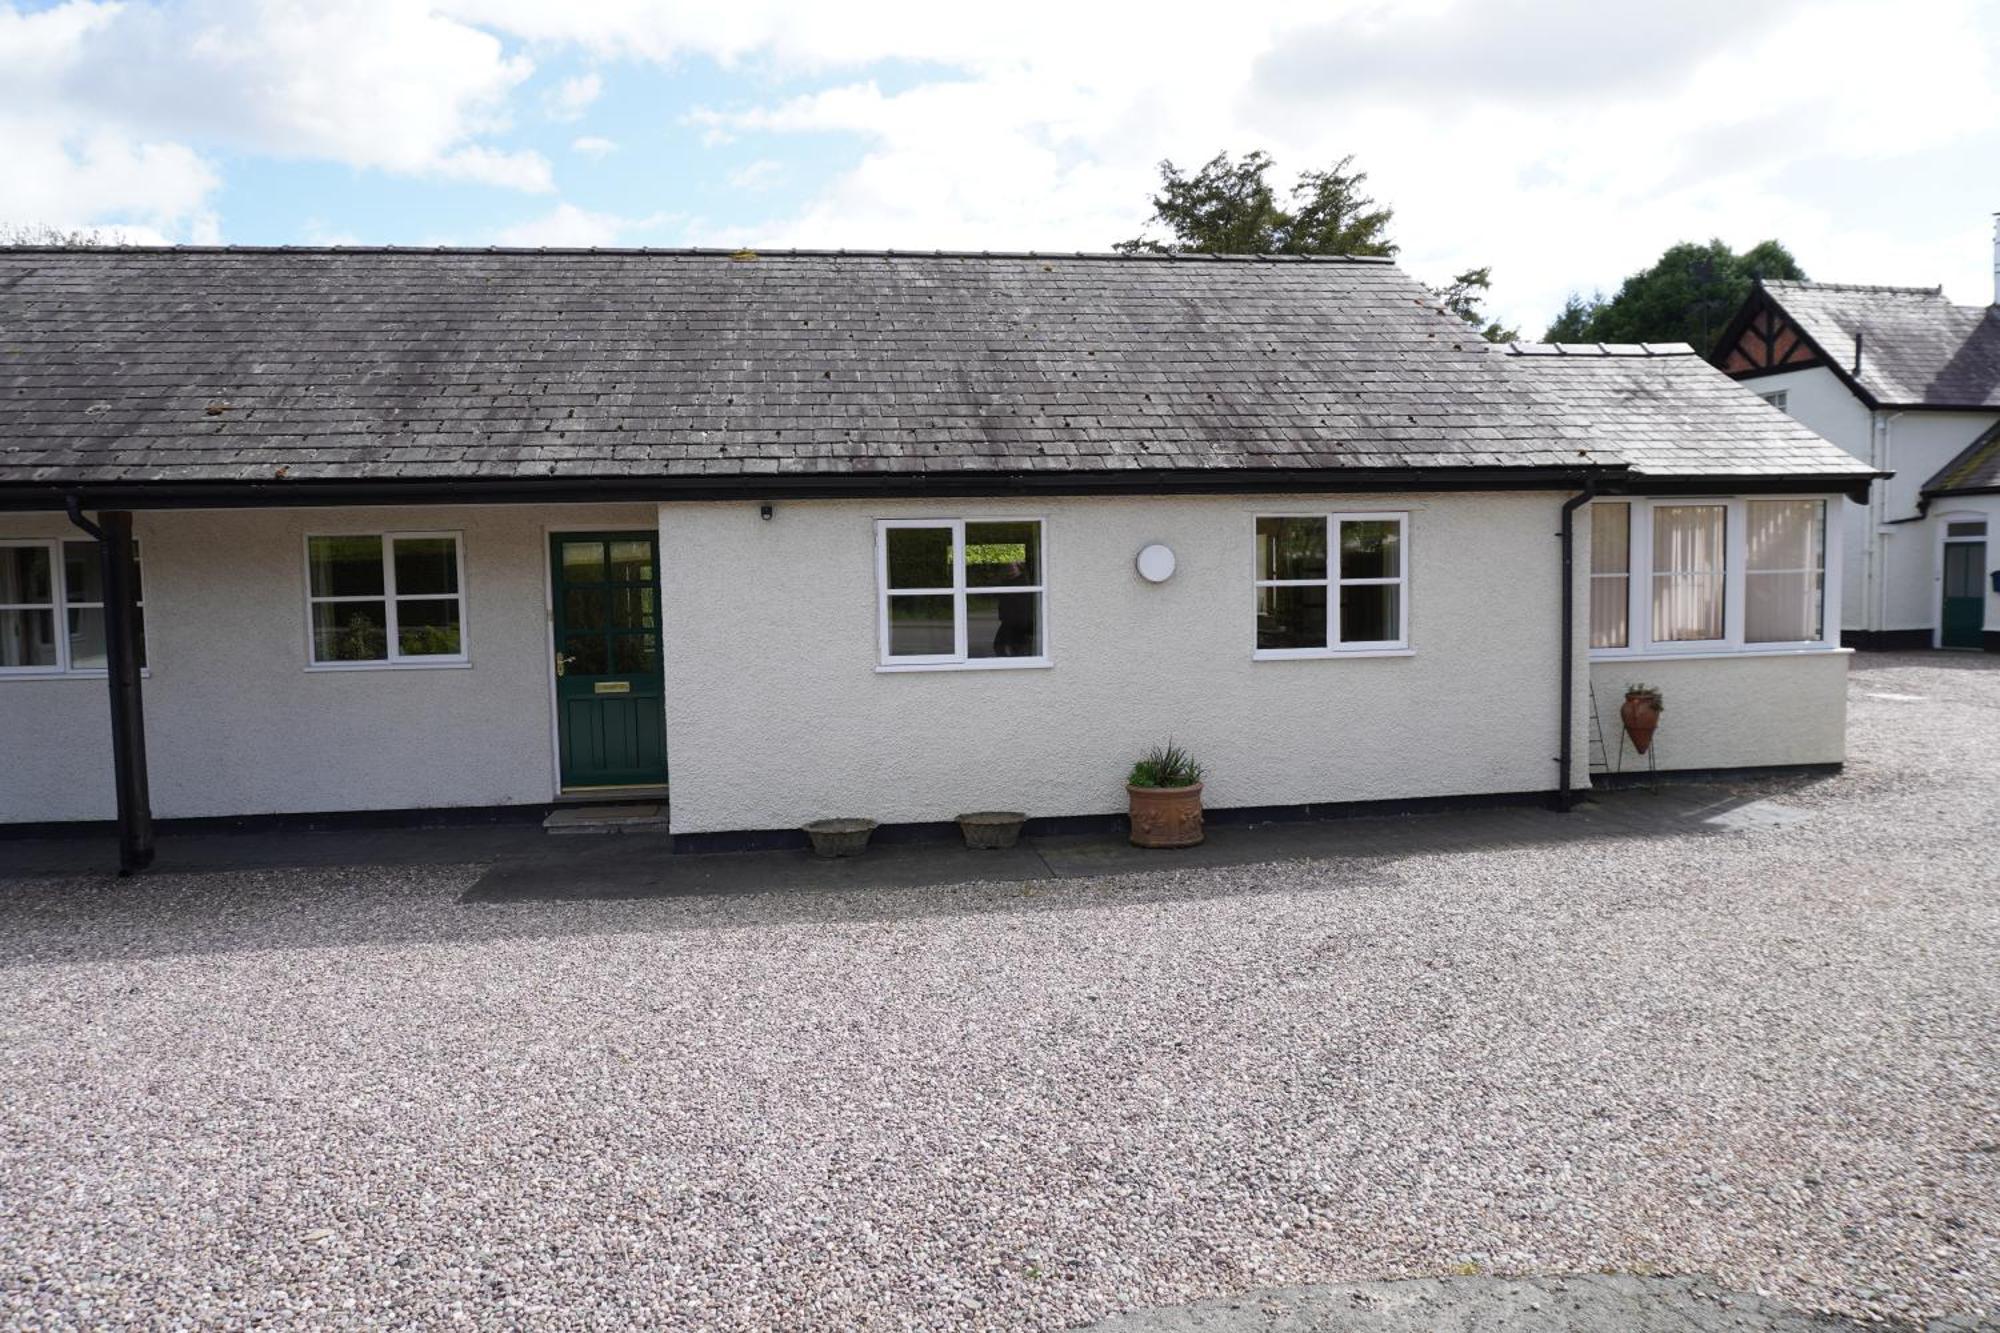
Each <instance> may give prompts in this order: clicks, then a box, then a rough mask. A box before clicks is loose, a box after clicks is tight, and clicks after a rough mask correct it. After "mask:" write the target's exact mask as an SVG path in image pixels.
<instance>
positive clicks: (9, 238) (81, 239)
mask: <svg viewBox="0 0 2000 1333" xmlns="http://www.w3.org/2000/svg"><path fill="white" fill-rule="evenodd" d="M109 244H111V242H110V241H109V240H107V239H106V238H105V235H104V233H103V232H101V231H98V230H97V229H95V228H84V229H80V230H71V231H65V230H63V229H62V228H60V227H51V226H49V225H48V224H47V223H46V222H9V223H0V245H34V246H42V247H44V248H46V247H50V246H63V247H65V248H67V249H72V250H88V249H94V248H96V247H97V246H100V245H109Z"/></svg>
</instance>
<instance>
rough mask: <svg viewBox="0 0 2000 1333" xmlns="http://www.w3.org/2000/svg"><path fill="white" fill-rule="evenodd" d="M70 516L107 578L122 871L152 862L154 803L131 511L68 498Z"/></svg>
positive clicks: (108, 676) (108, 674)
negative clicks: (94, 507)
mask: <svg viewBox="0 0 2000 1333" xmlns="http://www.w3.org/2000/svg"><path fill="white" fill-rule="evenodd" d="M64 508H66V509H67V510H68V511H69V521H70V522H72V523H74V524H75V525H76V526H77V527H79V528H81V529H83V530H84V531H85V532H87V533H89V534H90V535H91V536H92V537H95V538H96V539H97V551H98V556H99V559H100V560H101V561H102V563H103V577H104V658H105V662H104V666H105V670H104V677H105V682H106V683H107V684H108V685H109V686H110V689H111V768H112V774H113V779H114V782H115V784H116V787H117V794H118V873H119V874H121V875H129V874H131V873H132V872H133V871H135V870H144V869H145V868H146V867H147V866H149V865H151V864H152V863H153V803H152V795H151V792H150V791H149V790H148V783H147V780H146V710H145V700H144V699H143V698H142V696H141V694H140V689H139V647H138V639H137V636H136V635H135V634H134V633H133V632H132V631H133V627H134V626H136V625H137V624H138V623H139V605H138V589H137V588H136V587H135V586H134V584H133V581H132V568H133V566H132V515H131V514H130V513H129V512H126V511H123V510H116V511H111V512H102V511H101V512H100V513H99V514H98V517H99V518H100V519H101V520H103V521H102V523H101V524H100V523H93V522H91V521H90V520H89V519H87V518H85V517H84V516H83V505H82V503H81V502H80V501H79V500H78V499H77V498H76V497H75V496H71V497H69V500H68V503H67V504H65V505H64Z"/></svg>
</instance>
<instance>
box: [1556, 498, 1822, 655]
mask: <svg viewBox="0 0 2000 1333" xmlns="http://www.w3.org/2000/svg"><path fill="white" fill-rule="evenodd" d="M1830 503H1832V502H1831V501H1829V500H1826V499H1822V498H1811V499H1798V498H1792V497H1772V498H1770V499H1736V498H1729V499H1686V500H1682V499H1660V500H1649V499H1637V498H1635V499H1629V500H1627V499H1618V500H1600V501H1596V502H1594V503H1593V504H1592V505H1591V507H1590V508H1591V525H1590V533H1591V576H1590V647H1591V650H1592V652H1593V653H1596V654H1598V655H1602V656H1616V655H1619V654H1627V655H1631V654H1642V653H1643V654H1657V655H1666V654H1672V653H1705V652H1758V651H1766V652H1768V651H1773V650H1781V649H1795V650H1796V649H1810V648H1833V647H1837V646H1838V642H1839V626H1838V623H1837V621H1834V620H1830V619H1829V617H1828V614H1827V607H1828V605H1829V603H1830V602H1832V601H1833V600H1834V599H1835V598H1837V597H1838V589H1837V586H1836V585H1835V584H1834V583H1833V581H1832V580H1831V578H1830V572H1831V571H1833V570H1834V569H1835V567H1836V563H1837V562H1836V561H1834V560H1832V559H1830V557H1829V553H1828V547H1829V542H1830V541H1833V540H1836V539H1837V535H1838V530H1837V527H1835V526H1833V525H1830V524H1829V521H1828V505H1829V504H1830Z"/></svg>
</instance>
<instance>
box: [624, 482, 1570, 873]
mask: <svg viewBox="0 0 2000 1333" xmlns="http://www.w3.org/2000/svg"><path fill="white" fill-rule="evenodd" d="M1562 499H1563V496H1561V495H1559V494H1554V493H1542V494H1480V495H1422V496H1402V497H1394V496H1344V497H1332V496H1329V497H1322V498H1320V499H1309V498H1307V497H1302V496H1297V495H1287V496H1283V497H1272V498H1264V499H1252V498H1238V497H1227V498H1222V497H1215V498H1172V499H1167V498H1145V499H1140V498H1135V499H1054V498H1051V499H1045V500H1038V501H993V500H983V501H982V500H975V501H940V502H892V501H882V502H863V501H855V502H822V503H790V504H787V503H779V504H778V505H777V506H776V509H775V514H774V516H773V518H772V519H770V520H769V521H764V520H761V519H760V518H759V517H758V512H757V506H756V505H754V504H688V505H670V506H666V507H664V508H663V509H662V513H661V523H660V532H661V541H662V557H661V565H662V570H663V573H664V576H665V580H666V581H665V589H664V596H665V607H666V625H667V630H668V633H667V669H666V688H667V748H668V753H669V757H670V763H671V765H672V769H673V823H674V828H675V830H676V832H683V833H686V832H712V831H721V830H737V829H761V828H787V827H795V826H797V825H798V824H800V823H802V822H804V821H806V820H810V819H817V818H822V817H827V816H836V815H865V816H868V817H871V818H875V819H879V820H883V821H885V822H889V821H895V822H903V821H932V820H945V819H950V818H951V817H952V816H954V815H956V814H958V813H960V812H962V811H967V810H979V809H1018V810H1025V811H1027V812H1028V813H1029V814H1030V815H1075V814H1099V813H1111V812H1117V811H1122V810H1123V809H1124V807H1125V792H1124V786H1123V783H1124V778H1125V773H1126V770H1127V769H1128V768H1129V767H1130V765H1131V763H1132V761H1133V760H1134V759H1135V758H1137V757H1138V755H1139V753H1140V752H1141V751H1143V750H1144V749H1145V748H1147V747H1148V746H1150V745H1152V744H1154V743H1156V742H1159V741H1163V740H1165V739H1167V738H1168V737H1169V736H1171V737H1173V738H1174V739H1175V740H1177V741H1179V742H1181V743H1183V744H1185V745H1187V746H1188V747H1189V748H1191V749H1192V750H1193V751H1194V752H1195V753H1196V755H1197V756H1198V757H1199V758H1200V759H1201V760H1202V762H1203V763H1204V764H1206V765H1207V769H1208V773H1207V790H1206V793H1205V799H1206V801H1207V803H1208V804H1209V805H1210V806H1211V807H1216V808H1220V807H1230V806H1260V805H1280V804H1297V803H1305V802H1316V801H1329V802H1331V801H1366V800H1384V799H1392V798H1406V797H1423V796H1442V795H1457V794H1466V793H1495V792H1522V791H1534V790H1546V789H1550V788H1552V787H1553V786H1554V785H1555V775H1554V772H1553V770H1554V763H1553V755H1554V751H1555V732H1556V728H1557V714H1558V708H1557V699H1556V680H1557V658H1556V653H1557V631H1558V627H1559V620H1560V614H1559V589H1558V587H1557V573H1558V570H1559V568H1560V565H1559V552H1558V547H1557V543H1556V541H1555V539H1554V536H1553V534H1554V533H1555V531H1556V524H1557V514H1558V510H1559V507H1560V505H1561V502H1562ZM1319 508H1324V509H1326V510H1329V511H1331V510H1402V511H1407V512H1408V514H1409V529H1408V533H1409V543H1410V545H1409V573H1410V597H1411V603H1410V642H1411V645H1412V647H1413V649H1414V651H1413V653H1412V655H1410V656H1407V657H1374V658H1350V659H1338V658H1336V659H1313V660H1291V661H1253V660H1252V657H1251V651H1252V647H1253V643H1254V624H1255V622H1254V613H1255V601H1254V594H1253V592H1252V576H1253V567H1252V566H1253V560H1254V548H1253V532H1254V519H1255V517H1256V515H1257V514H1259V513H1272V512H1292V513H1296V512H1305V511H1312V510H1314V509H1319ZM987 516H1021V517H1027V516H1038V517H1041V518H1043V519H1045V520H1046V525H1047V526H1046V529H1045V532H1046V542H1047V551H1046V565H1047V570H1048V573H1047V580H1048V583H1047V586H1048V595H1047V596H1048V626H1047V633H1048V644H1049V651H1050V655H1051V656H1052V658H1053V660H1054V665H1053V666H1051V667H1048V668H1043V669H1020V670H984V671H979V670H974V671H966V670H940V671H930V672H895V673H885V672H878V671H877V670H876V669H875V668H876V665H877V661H878V656H877V654H878V645H877V625H876V615H877V611H876V572H875V571H876V564H875V521H876V520H877V519H882V518H956V517H973V518H977V517H987ZM1150 542H1164V543H1166V544H1167V545H1169V546H1171V547H1172V548H1173V550H1174V552H1175V554H1176V555H1177V557H1178V559H1179V567H1178V569H1177V571H1176V573H1175V574H1174V576H1173V578H1172V579H1171V580H1170V581H1169V582H1167V583H1165V584H1163V585H1157V586H1156V585H1151V584H1148V583H1146V582H1144V581H1143V580H1141V579H1140V578H1139V576H1138V575H1137V573H1136V572H1135V571H1134V569H1133V557H1134V556H1135V555H1136V554H1137V553H1138V551H1139V549H1140V548H1141V547H1142V546H1145V545H1146V544H1148V543H1150ZM1578 550H1579V556H1580V559H1579V561H1578V569H1579V572H1580V573H1581V572H1582V571H1586V570H1587V569H1588V567H1589V564H1588V558H1587V553H1588V544H1587V539H1586V540H1583V541H1580V542H1579V545H1578ZM1584 605H1585V604H1584V602H1583V601H1582V600H1581V599H1579V602H1578V609H1579V615H1581V614H1583V608H1584ZM1586 637H1587V636H1582V635H1580V636H1579V646H1581V644H1582V642H1583V640H1584V639H1585V638H1586ZM1576 679H1577V695H1578V698H1579V699H1584V698H1587V686H1586V682H1587V679H1588V674H1587V670H1581V669H1580V670H1579V671H1578V674H1577V678H1576ZM1587 725H1588V722H1587V716H1586V715H1584V714H1583V712H1582V709H1581V708H1579V710H1578V717H1577V734H1578V737H1579V738H1580V739H1579V744H1578V754H1577V758H1578V769H1577V771H1578V772H1579V774H1580V773H1581V772H1582V771H1583V765H1584V764H1585V763H1586V762H1587V755H1586V753H1585V751H1584V749H1583V746H1582V740H1581V738H1583V737H1585V736H1587V730H1586V728H1587Z"/></svg>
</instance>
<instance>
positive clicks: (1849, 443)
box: [1742, 366, 1930, 630]
mask: <svg viewBox="0 0 2000 1333" xmlns="http://www.w3.org/2000/svg"><path fill="white" fill-rule="evenodd" d="M1742 384H1743V387H1744V388H1746V389H1749V390H1751V391H1752V392H1754V393H1777V392H1779V391H1781V390H1782V391H1783V392H1784V394H1785V411H1786V413H1787V414H1789V415H1790V416H1791V417H1793V418H1794V419H1795V420H1797V421H1798V423H1799V424H1800V425H1802V426H1804V427H1805V428H1806V429H1807V430H1810V431H1814V432H1816V433H1817V434H1819V435H1821V436H1824V437H1825V438H1826V439H1828V440H1830V441H1832V442H1833V443H1834V444H1837V445H1839V446H1840V447H1841V448H1842V449H1845V450H1846V451H1847V452H1848V453H1850V454H1853V455H1854V456H1855V457H1856V458H1858V459H1860V460H1861V461H1862V462H1864V463H1866V462H1868V461H1870V455H1869V449H1870V447H1871V446H1870V443H1869V432H1870V431H1872V430H1873V429H1874V417H1873V414H1872V413H1870V412H1869V410H1868V408H1867V406H1866V405H1865V404H1864V403H1862V401H1861V400H1860V399H1859V398H1856V397H1855V396H1854V394H1853V391H1852V390H1850V389H1849V388H1848V387H1847V385H1846V384H1844V383H1842V382H1841V379H1840V377H1839V376H1838V375H1836V374H1834V373H1833V372H1832V371H1831V370H1828V369H1827V368H1826V367H1825V366H1815V367H1813V368H1812V369H1811V370H1788V371H1786V372H1784V373H1783V374H1779V375H1759V376H1758V377H1757V378H1755V379H1748V380H1743V381H1742ZM1928 475H1930V474H1929V473H1926V474H1925V476H1928ZM1870 510H1871V506H1870V505H1862V504H1856V503H1855V502H1854V501H1852V500H1842V501H1841V502H1840V517H1841V537H1842V539H1843V540H1842V542H1841V571H1840V574H1841V577H1840V589H1841V592H1840V624H1841V627H1842V628H1843V629H1857V630H1865V629H1876V628H1879V626H1877V625H1876V624H1875V623H1874V622H1873V620H1871V618H1870V616H1869V597H1868V587H1869V578H1868V542H1869V535H1870V533H1871V532H1872V531H1873V530H1874V528H1875V525H1876V520H1875V517H1874V516H1873V514H1871V512H1870Z"/></svg>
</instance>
